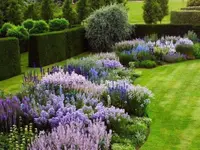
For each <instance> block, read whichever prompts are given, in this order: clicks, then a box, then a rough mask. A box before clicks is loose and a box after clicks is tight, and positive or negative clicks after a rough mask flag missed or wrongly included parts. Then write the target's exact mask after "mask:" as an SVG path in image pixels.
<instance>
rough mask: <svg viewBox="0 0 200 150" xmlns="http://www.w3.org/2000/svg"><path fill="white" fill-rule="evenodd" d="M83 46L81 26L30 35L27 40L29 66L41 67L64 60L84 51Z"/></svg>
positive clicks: (83, 32)
mask: <svg viewBox="0 0 200 150" xmlns="http://www.w3.org/2000/svg"><path fill="white" fill-rule="evenodd" d="M85 47H86V44H85V30H84V28H83V27H77V28H73V29H68V30H64V31H59V32H50V33H43V34H35V35H32V36H30V40H29V66H30V67H42V66H46V65H49V64H52V63H55V62H59V61H62V60H65V59H66V58H70V57H73V56H75V55H78V54H81V53H83V52H85V50H86V48H85Z"/></svg>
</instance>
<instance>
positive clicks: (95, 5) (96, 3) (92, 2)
mask: <svg viewBox="0 0 200 150" xmlns="http://www.w3.org/2000/svg"><path fill="white" fill-rule="evenodd" d="M88 3H89V7H90V11H91V12H93V11H95V10H97V9H99V8H101V7H102V6H103V5H104V0H88Z"/></svg>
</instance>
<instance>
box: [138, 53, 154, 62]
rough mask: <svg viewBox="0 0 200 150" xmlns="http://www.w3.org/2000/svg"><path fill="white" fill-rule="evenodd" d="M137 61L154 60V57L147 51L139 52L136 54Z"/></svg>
mask: <svg viewBox="0 0 200 150" xmlns="http://www.w3.org/2000/svg"><path fill="white" fill-rule="evenodd" d="M137 59H138V60H139V61H143V60H155V56H153V54H151V53H150V52H149V51H140V52H138V53H137Z"/></svg>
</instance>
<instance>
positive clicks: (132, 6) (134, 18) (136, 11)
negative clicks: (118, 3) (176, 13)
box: [127, 0, 187, 24]
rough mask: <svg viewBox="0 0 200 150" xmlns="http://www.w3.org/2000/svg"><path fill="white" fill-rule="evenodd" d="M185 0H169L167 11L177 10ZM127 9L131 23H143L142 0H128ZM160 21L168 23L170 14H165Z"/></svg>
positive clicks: (184, 3)
mask: <svg viewBox="0 0 200 150" xmlns="http://www.w3.org/2000/svg"><path fill="white" fill-rule="evenodd" d="M186 4H187V0H169V11H173V10H179V9H180V8H182V7H185V6H186ZM127 7H128V9H129V11H128V15H129V22H130V23H131V24H136V23H137V24H144V20H143V9H142V7H143V2H141V1H129V2H128V3H127ZM162 23H170V15H168V16H166V17H165V18H164V19H163V21H162Z"/></svg>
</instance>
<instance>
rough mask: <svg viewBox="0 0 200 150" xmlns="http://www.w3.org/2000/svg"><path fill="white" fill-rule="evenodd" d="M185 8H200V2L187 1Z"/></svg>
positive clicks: (198, 0)
mask: <svg viewBox="0 0 200 150" xmlns="http://www.w3.org/2000/svg"><path fill="white" fill-rule="evenodd" d="M187 6H200V0H188V2H187Z"/></svg>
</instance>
